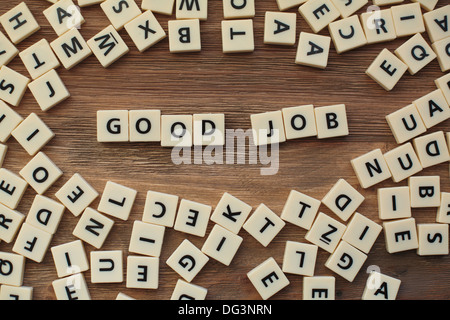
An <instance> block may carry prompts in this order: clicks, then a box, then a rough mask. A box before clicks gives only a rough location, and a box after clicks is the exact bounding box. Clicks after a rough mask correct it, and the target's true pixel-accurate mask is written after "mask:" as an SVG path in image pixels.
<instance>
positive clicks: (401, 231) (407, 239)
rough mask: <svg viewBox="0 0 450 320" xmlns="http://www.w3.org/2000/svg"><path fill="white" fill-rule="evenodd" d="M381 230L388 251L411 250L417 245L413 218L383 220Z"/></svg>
mask: <svg viewBox="0 0 450 320" xmlns="http://www.w3.org/2000/svg"><path fill="white" fill-rule="evenodd" d="M383 230H384V238H385V242H386V250H387V252H389V253H397V252H402V251H407V250H413V249H417V248H418V247H419V242H418V239H417V228H416V221H415V219H414V218H407V219H398V220H394V221H388V222H384V223H383Z"/></svg>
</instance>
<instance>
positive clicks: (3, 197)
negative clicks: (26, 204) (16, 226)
mask: <svg viewBox="0 0 450 320" xmlns="http://www.w3.org/2000/svg"><path fill="white" fill-rule="evenodd" d="M27 187H28V183H27V182H26V181H25V180H23V179H22V178H21V177H19V176H18V175H17V174H15V173H13V172H12V171H10V170H8V169H5V168H0V203H2V204H4V205H5V206H7V207H8V208H11V209H13V210H14V209H16V208H17V206H18V205H19V202H20V200H22V197H23V195H24V194H25V191H26V189H27Z"/></svg>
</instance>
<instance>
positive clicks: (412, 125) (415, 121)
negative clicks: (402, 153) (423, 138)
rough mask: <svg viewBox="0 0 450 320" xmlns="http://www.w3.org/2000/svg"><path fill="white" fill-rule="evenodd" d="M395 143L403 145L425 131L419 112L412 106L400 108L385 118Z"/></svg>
mask: <svg viewBox="0 0 450 320" xmlns="http://www.w3.org/2000/svg"><path fill="white" fill-rule="evenodd" d="M386 121H387V123H388V125H389V127H390V129H391V131H392V134H393V135H394V138H395V140H396V142H397V143H399V144H400V143H404V142H406V141H408V140H410V139H412V138H415V137H417V136H419V135H421V134H422V133H424V132H426V131H427V128H426V127H425V124H424V123H423V120H422V117H421V116H420V113H419V110H417V108H416V106H415V105H414V104H410V105H407V106H406V107H403V108H400V109H398V110H397V111H394V112H392V113H390V114H388V115H387V116H386Z"/></svg>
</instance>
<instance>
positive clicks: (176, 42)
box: [168, 19, 202, 53]
mask: <svg viewBox="0 0 450 320" xmlns="http://www.w3.org/2000/svg"><path fill="white" fill-rule="evenodd" d="M168 30H169V32H168V33H169V51H170V52H172V53H180V52H197V51H200V50H201V49H202V42H201V37H200V20H199V19H187V20H169V22H168Z"/></svg>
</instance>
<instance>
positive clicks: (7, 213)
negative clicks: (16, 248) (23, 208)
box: [0, 204, 25, 243]
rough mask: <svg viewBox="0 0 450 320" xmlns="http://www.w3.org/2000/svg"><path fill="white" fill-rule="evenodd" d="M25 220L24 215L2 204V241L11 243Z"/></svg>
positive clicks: (0, 217) (0, 236)
mask: <svg viewBox="0 0 450 320" xmlns="http://www.w3.org/2000/svg"><path fill="white" fill-rule="evenodd" d="M24 219H25V215H24V214H22V213H20V212H19V211H16V210H12V209H10V208H8V207H6V206H4V205H2V204H0V239H1V240H2V241H5V242H6V243H11V242H12V241H13V239H14V237H15V236H16V235H17V232H18V231H19V229H20V226H21V225H22V222H23V221H24Z"/></svg>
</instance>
